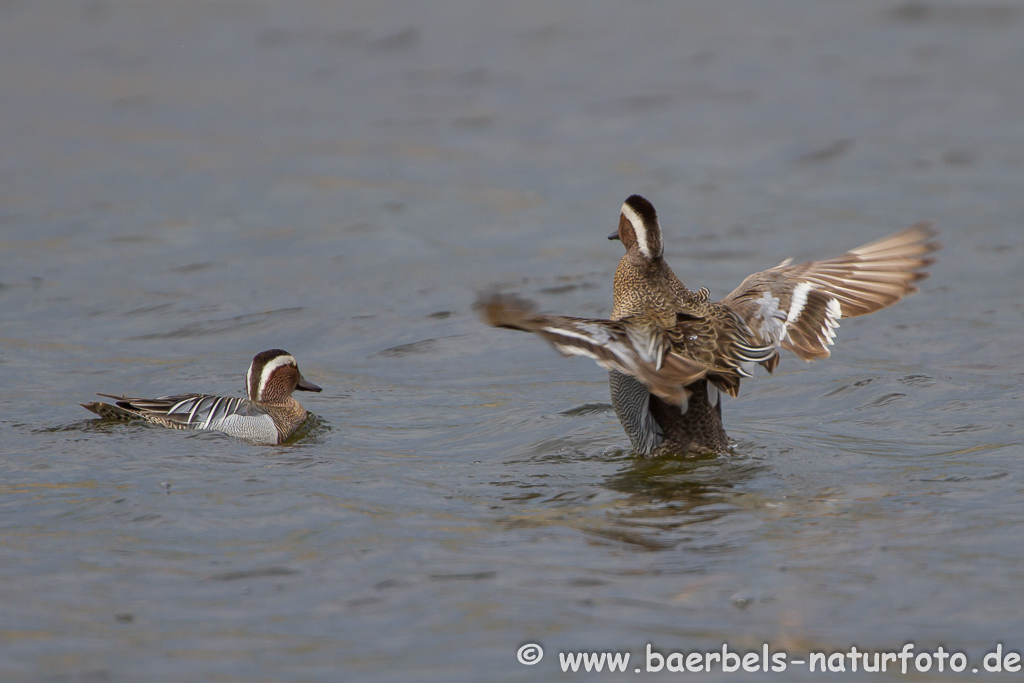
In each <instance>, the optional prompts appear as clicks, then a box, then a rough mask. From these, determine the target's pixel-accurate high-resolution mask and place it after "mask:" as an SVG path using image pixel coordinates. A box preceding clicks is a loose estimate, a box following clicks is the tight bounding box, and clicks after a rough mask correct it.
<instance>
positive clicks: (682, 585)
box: [0, 0, 1024, 683]
mask: <svg viewBox="0 0 1024 683" xmlns="http://www.w3.org/2000/svg"><path fill="white" fill-rule="evenodd" d="M1022 30H1024V5H1022V4H1020V3H1012V4H1005V5H1000V4H980V3H973V2H966V1H964V2H961V3H955V2H938V1H936V2H914V3H899V2H858V3H852V2H851V3H822V2H809V1H808V2H801V1H796V0H792V1H790V0H769V1H763V2H721V3H702V2H687V3H676V2H656V1H653V0H652V1H644V2H590V3H570V2H554V3H550V2H533V1H532V0H528V1H525V2H515V3H512V2H504V3H499V2H422V3H414V2H369V1H367V2H346V3H329V2H302V1H297V2H270V1H263V2H259V1H255V0H254V1H252V2H236V1H231V0H210V1H208V2H189V1H185V0H160V1H159V2H129V1H127V0H90V1H78V0H73V1H61V2H57V1H55V0H54V1H48V0H39V1H35V0H33V1H29V0H21V1H19V0H9V1H7V2H2V3H0V378H2V381H3V386H4V389H5V391H4V392H3V397H2V399H0V408H2V415H0V425H2V427H0V435H2V437H3V446H2V449H0V452H2V454H3V457H2V458H0V505H2V508H0V510H2V513H0V606H2V609H0V679H2V680H3V681H54V682H58V681H59V682H62V683H63V682H78V681H83V682H85V681H88V682H90V683H93V682H98V681H103V682H106V681H113V682H120V681H144V680H145V681H342V680H344V681H356V680H385V681H482V680H487V681H539V680H550V679H556V678H558V679H560V678H562V677H564V674H562V673H561V669H560V667H559V662H558V653H559V652H573V651H604V650H607V651H616V650H618V651H630V652H631V653H632V654H633V656H634V658H637V657H641V656H642V654H643V650H644V647H645V645H646V644H647V643H651V644H652V645H653V646H654V647H655V648H656V649H658V650H660V651H661V652H663V653H668V652H671V651H686V652H690V651H693V650H701V651H703V650H708V649H715V648H720V647H721V644H722V643H723V642H726V643H729V645H730V646H731V647H732V648H734V649H739V650H759V649H760V647H761V644H762V643H765V642H767V643H770V644H771V646H772V648H773V649H778V650H787V651H789V652H790V653H793V654H792V657H793V658H796V656H797V655H799V654H801V653H807V652H810V651H824V652H833V651H847V650H848V649H849V647H850V646H852V645H857V646H858V647H859V648H861V649H864V648H867V649H871V650H881V651H898V650H899V649H900V648H901V647H902V646H903V644H904V643H906V642H913V643H915V646H916V648H917V651H918V652H920V651H923V650H925V649H928V650H934V649H935V647H937V646H938V645H943V646H944V647H945V648H946V649H947V650H960V651H963V652H965V653H966V654H967V655H968V656H970V658H971V666H979V667H980V662H981V658H982V656H983V655H984V654H985V653H986V652H988V651H989V650H991V649H994V647H995V645H996V644H997V643H1003V644H1004V647H1005V648H1007V649H1015V650H1019V649H1021V648H1024V635H1022V632H1024V616H1022V615H1024V611H1022V609H1021V606H1020V603H1021V600H1022V598H1024V570H1022V569H1021V567H1022V560H1024V545H1022V544H1021V542H1020V539H1021V537H1022V525H1024V490H1022V489H1024V462H1022V455H1024V447H1022V443H1024V430H1022V427H1021V425H1020V415H1021V408H1022V402H1021V399H1022V396H1024V390H1022V381H1021V379H1022V376H1024V370H1022V368H1024V351H1022V343H1021V340H1022V333H1024V306H1022V304H1021V298H1020V297H1021V294H1022V290H1024V287H1022V285H1024V274H1022V265H1021V262H1022V258H1024V239H1022V235H1024V228H1022V225H1024V117H1022V115H1021V112H1022V111H1024V78H1022V76H1021V74H1024V50H1022V48H1021V45H1022V42H1021V35H1022ZM633 192H641V193H643V194H645V195H646V196H647V197H648V198H650V199H651V200H652V201H653V202H654V205H655V206H656V207H657V208H658V210H659V212H660V215H661V218H662V224H663V226H664V228H665V232H666V245H667V258H668V259H669V262H670V263H671V264H672V265H673V267H674V268H675V270H676V272H677V273H678V274H679V275H680V276H681V277H682V278H683V279H684V280H685V281H687V282H688V283H689V284H691V285H692V286H694V287H697V286H701V285H703V286H707V287H709V288H710V289H711V290H712V293H713V295H715V296H722V295H724V294H725V293H726V292H728V291H729V290H730V289H731V288H732V287H733V286H734V285H735V284H737V283H738V282H739V280H740V279H741V278H742V277H743V276H745V275H746V274H748V273H750V272H752V271H755V270H760V269H763V268H766V267H770V266H772V265H774V264H776V263H778V262H779V261H780V260H782V259H783V258H785V257H786V256H795V257H797V258H798V259H799V258H814V257H821V256H828V255H832V254H835V253H837V252H840V251H843V250H845V249H847V248H849V247H853V246H857V245H859V244H862V243H864V242H867V241H870V240H871V239H874V238H876V237H879V236H882V235H884V234H887V233H889V232H891V231H894V230H897V229H899V228H902V227H905V226H907V225H910V224H911V223H914V222H916V221H918V220H922V219H933V220H935V221H936V224H937V227H938V228H939V229H940V230H941V231H942V240H943V242H944V243H945V244H946V249H945V250H944V251H943V252H941V254H940V261H939V263H938V264H937V265H936V266H935V267H934V268H933V269H932V277H931V279H929V280H927V281H925V282H924V283H923V287H922V293H921V294H918V295H915V296H913V297H911V298H909V299H907V300H906V301H904V302H903V303H901V304H900V305H899V306H898V307H896V308H895V309H892V310H889V311H884V312H882V313H879V314H876V315H874V316H870V317H867V318H863V319H857V320H851V321H847V322H846V323H844V324H843V326H842V328H841V329H840V333H839V339H838V344H837V346H836V350H835V353H834V355H833V357H832V358H831V359H829V360H827V361H825V362H820V363H817V364H814V365H804V364H803V363H801V362H799V361H797V360H795V359H794V358H792V357H787V358H786V359H785V360H784V362H783V364H782V366H781V367H780V368H779V371H777V373H776V375H775V376H774V377H770V378H769V377H766V376H759V377H758V378H756V379H754V380H751V381H748V382H746V383H745V384H744V386H743V393H742V395H741V396H740V398H739V399H736V400H731V401H728V402H727V403H726V405H725V412H726V425H727V427H728V429H729V432H730V435H731V436H732V437H733V438H734V439H736V440H737V442H738V446H737V455H736V456H734V457H731V458H719V459H703V460H687V459H674V460H666V461H659V462H643V461H638V460H636V459H634V458H632V457H630V456H629V454H628V452H627V451H626V450H624V449H625V447H626V445H627V441H626V438H625V436H624V435H623V433H622V432H621V429H620V428H619V426H618V424H617V422H616V420H615V417H614V415H613V414H612V412H611V411H610V409H609V407H608V405H607V401H608V396H607V382H606V376H605V374H604V372H603V371H602V370H600V369H599V368H597V367H596V366H595V365H593V364H592V363H590V362H589V361H586V360H582V359H563V358H560V357H558V356H557V355H556V354H555V353H554V352H552V351H551V350H550V349H549V348H548V347H547V346H546V345H545V344H544V343H543V342H541V341H540V340H537V339H533V338H530V337H528V336H527V335H522V334H516V333H512V332H507V331H502V330H494V329H490V328H487V327H485V326H483V325H482V324H480V323H479V322H478V321H477V320H476V319H475V317H474V315H473V313H472V310H471V308H470V306H471V302H472V301H473V298H474V296H475V294H476V292H477V291H480V290H484V289H486V288H488V287H491V286H493V285H500V286H502V287H504V288H505V289H507V290H511V291H516V292H518V293H520V294H522V295H525V296H528V297H531V298H534V299H536V300H537V301H539V302H540V304H541V305H542V307H543V308H545V309H547V310H552V311H559V312H564V313H574V314H577V315H606V314H607V313H608V311H609V309H610V301H611V276H612V273H613V272H614V268H615V265H616V263H617V261H618V259H619V257H620V255H621V251H620V250H621V246H620V245H619V244H618V243H610V242H608V241H606V240H605V236H606V235H607V234H608V233H609V232H610V231H611V230H612V229H613V228H614V227H615V224H616V220H617V213H618V207H619V205H620V204H621V202H622V200H623V199H624V198H625V197H626V196H627V195H629V194H631V193H633ZM272 347H282V348H285V349H287V350H289V351H291V352H292V353H293V354H294V355H295V356H296V357H297V358H298V360H299V364H300V367H301V368H302V370H303V373H304V374H305V375H306V376H307V377H308V378H309V379H310V380H312V381H314V382H316V383H318V384H320V385H322V386H323V387H324V388H325V391H324V392H323V393H322V394H319V395H307V394H301V395H299V398H300V399H301V400H302V401H303V402H304V404H305V405H306V406H307V407H308V408H309V409H310V410H312V411H313V412H315V413H316V414H317V415H318V416H319V420H318V424H316V425H314V428H313V429H312V430H311V432H310V434H309V435H308V436H307V437H306V438H304V439H303V440H301V441H300V442H299V443H297V444H295V445H293V446H287V447H279V448H261V447H253V446H249V445H246V444H244V443H241V442H238V441H235V440H232V439H229V438H227V437H223V436H219V435H216V434H203V433H196V434H185V433H180V432H174V431H170V430H160V429H156V428H150V427H146V426H110V425H102V424H99V423H96V422H94V421H92V420H91V419H90V417H91V416H90V414H89V413H87V412H86V411H84V410H83V409H82V408H80V407H79V406H78V403H79V402H82V401H88V400H92V398H93V393H94V392H96V391H104V392H122V391H123V392H128V393H131V394H135V395H160V394H165V393H173V392H177V391H187V390H198V391H210V392H220V393H227V394H231V395H237V394H238V393H240V392H241V390H242V385H243V378H244V373H245V370H246V367H247V365H248V363H249V360H250V359H251V357H252V355H253V354H254V353H256V352H257V351H260V350H263V349H267V348H272ZM531 642H532V643H539V644H541V645H543V647H544V649H545V651H546V653H547V654H546V656H545V658H544V660H543V661H541V662H540V663H539V664H537V665H535V666H532V667H527V666H523V665H521V664H519V663H518V662H517V659H516V652H517V650H518V648H519V647H520V646H521V645H523V644H524V643H531ZM634 661H637V660H634ZM637 666H642V664H639V663H638V664H637ZM633 668H634V667H633V666H632V664H631V666H630V669H633ZM794 670H796V668H795V667H794V668H793V669H790V670H789V672H788V673H787V674H785V677H797V678H799V675H796V674H794V673H793V671H794ZM618 676H623V677H625V678H629V679H631V680H634V679H644V678H647V679H653V680H661V679H662V678H664V679H666V680H676V679H680V678H682V677H689V678H691V679H699V678H700V675H699V674H671V675H665V674H664V673H663V674H662V676H661V677H659V676H658V675H655V674H646V673H643V674H634V673H629V674H628V675H625V674H618ZM736 676H737V675H732V676H729V675H724V674H716V675H715V676H705V678H708V679H713V680H733V679H735V678H736ZM764 676H765V674H749V675H748V676H747V677H746V678H747V679H750V680H755V679H758V678H763V677H764ZM930 676H931V677H934V678H936V679H937V680H938V679H941V680H958V679H960V678H972V679H974V678H975V677H974V676H972V674H971V673H970V668H968V669H967V670H966V671H965V673H964V674H962V676H960V677H958V676H957V675H955V674H950V673H948V670H947V673H944V674H937V673H935V671H934V670H933V671H932V672H931V673H929V674H921V675H919V676H918V677H917V679H916V680H922V679H928V678H929V677H930ZM979 676H981V677H985V674H984V672H982V674H979ZM591 677H592V678H594V679H599V680H617V678H616V675H615V674H607V673H604V674H601V675H597V674H593V675H592V676H591ZM773 678H776V679H781V677H779V676H773ZM804 678H809V677H808V676H806V675H804ZM869 678H871V679H872V680H875V679H877V678H878V676H877V675H875V676H869ZM843 679H844V680H858V675H853V674H852V673H850V672H847V673H846V674H844V675H843Z"/></svg>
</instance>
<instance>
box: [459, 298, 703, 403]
mask: <svg viewBox="0 0 1024 683" xmlns="http://www.w3.org/2000/svg"><path fill="white" fill-rule="evenodd" d="M474 308H476V309H477V310H478V311H479V312H480V314H481V316H482V317H483V319H484V321H485V322H486V323H488V324H489V325H493V326H495V327H505V328H508V329H513V330H522V331H524V332H532V333H534V334H537V335H539V336H541V337H543V338H544V339H546V340H548V341H549V342H551V344H552V345H554V347H555V348H556V349H557V350H558V351H560V352H561V353H563V354H565V355H567V356H585V357H587V358H591V359H593V360H594V361H596V362H597V364H598V365H600V366H601V367H603V368H605V369H607V370H615V371H617V372H621V373H623V374H626V375H632V376H633V377H636V378H637V379H638V380H640V381H641V382H643V383H644V384H645V385H647V387H648V388H649V389H650V391H651V393H653V394H654V395H656V396H658V397H659V398H661V399H663V400H665V401H666V402H669V403H672V404H674V405H678V406H685V405H686V399H687V397H688V396H689V393H688V391H687V390H686V388H685V387H686V385H688V384H692V383H693V382H695V381H697V380H699V379H701V378H702V377H704V376H705V375H706V374H708V372H714V371H715V368H713V367H711V366H708V365H705V364H704V363H700V362H698V361H696V360H693V359H692V358H687V357H685V356H683V355H680V354H679V353H677V352H676V351H674V350H673V347H672V343H671V340H670V339H669V337H668V335H667V334H666V333H665V331H664V330H662V329H660V328H659V327H658V326H657V325H655V324H653V323H649V322H647V321H644V320H642V319H639V318H626V319H624V320H617V321H612V320H603V319H600V318H571V317H568V316H561V315H537V314H535V313H534V310H533V304H532V303H530V302H528V301H525V300H524V299H520V298H518V297H514V296H509V295H500V294H495V295H491V296H488V297H484V298H481V299H479V300H478V301H477V303H476V304H475V305H474Z"/></svg>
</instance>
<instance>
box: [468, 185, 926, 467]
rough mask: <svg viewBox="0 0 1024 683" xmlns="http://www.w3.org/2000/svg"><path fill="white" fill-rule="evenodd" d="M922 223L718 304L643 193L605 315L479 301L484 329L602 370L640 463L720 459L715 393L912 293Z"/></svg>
mask: <svg viewBox="0 0 1024 683" xmlns="http://www.w3.org/2000/svg"><path fill="white" fill-rule="evenodd" d="M934 234H935V233H934V231H932V230H931V228H930V226H929V225H928V224H927V223H919V224H917V225H914V226H912V227H910V228H907V229H906V230H902V231H900V232H898V233H895V234H893V235H890V236H888V237H885V238H882V239H880V240H877V241H875V242H872V243H870V244H867V245H864V246H863V247H859V248H857V249H852V250H850V251H848V252H846V253H845V254H842V255H840V256H837V257H835V258H831V259H824V260H821V261H811V262H808V263H802V264H797V265H791V264H790V262H789V261H788V260H787V261H785V262H783V263H781V264H780V265H778V266H776V267H775V268H771V269H769V270H766V271H763V272H760V273H755V274H753V275H751V276H749V277H747V278H746V279H745V280H744V281H743V283H742V284H741V285H740V286H739V287H737V288H736V289H735V290H734V291H733V292H731V293H730V294H729V295H728V296H726V297H725V298H723V299H721V300H720V301H711V300H710V298H709V293H708V291H707V290H706V289H704V288H701V289H699V290H697V291H695V292H694V291H690V290H689V289H688V288H687V287H686V286H685V285H684V284H683V283H682V281H681V280H680V279H679V278H678V277H676V275H675V273H673V272H672V269H671V268H669V266H668V264H666V263H665V261H664V258H663V254H662V252H663V247H662V234H661V226H660V224H659V223H658V217H657V213H656V212H655V211H654V207H653V206H651V204H650V202H648V201H647V200H646V199H644V198H643V197H640V196H639V195H633V196H631V197H629V198H628V199H627V200H626V201H625V203H623V205H622V209H621V211H620V216H619V225H618V229H617V231H616V232H615V233H614V234H612V235H611V236H610V237H609V239H620V240H621V241H622V243H623V245H624V246H625V247H626V254H625V255H624V256H623V257H622V260H621V261H620V262H619V266H618V268H617V269H616V272H615V283H614V292H613V307H612V316H611V320H601V319H593V318H571V317H567V316H549V315H537V314H535V313H534V312H533V310H532V306H531V305H530V304H529V303H528V302H525V301H523V300H521V299H517V298H515V297H509V296H504V295H492V296H490V297H485V298H483V299H481V300H480V301H478V303H477V306H478V309H479V310H480V311H481V312H482V314H483V317H484V319H485V321H486V322H488V323H489V324H491V325H495V326H498V327H508V328H511V329H519V330H524V331H527V332H533V333H536V334H538V335H540V336H542V337H544V338H545V339H547V340H548V341H550V342H551V343H552V344H554V346H555V348H557V349H558V350H559V351H561V352H562V353H565V354H566V355H583V356H587V357H589V358H592V359H594V360H595V361H597V363H598V364H599V365H601V366H602V367H605V368H607V369H608V370H609V371H610V373H611V376H610V379H611V391H612V404H613V405H614V407H615V411H616V414H617V415H618V417H619V420H620V421H621V422H622V424H623V427H624V429H625V430H626V433H627V434H628V435H629V438H630V441H631V442H632V444H633V447H634V450H636V451H637V452H638V453H640V454H642V455H645V456H648V457H650V456H655V455H662V454H666V453H687V452H693V451H704V452H716V453H719V452H724V451H726V450H727V449H728V447H729V441H728V438H727V436H726V433H725V429H724V427H723V426H722V417H721V414H722V411H721V402H720V397H719V395H718V390H721V391H725V392H726V393H728V394H730V395H732V396H736V395H737V394H738V392H739V388H740V381H741V379H742V378H744V377H750V376H751V374H750V373H751V372H752V370H753V368H754V366H755V365H761V366H762V367H764V368H765V369H767V370H768V371H769V372H771V371H772V370H773V369H774V368H775V367H776V366H777V365H778V362H779V350H780V349H787V350H790V351H792V352H793V353H794V354H796V355H797V357H799V358H801V359H803V360H806V361H810V360H815V359H817V358H825V357H828V355H829V353H830V352H829V349H828V347H829V346H831V345H832V340H833V338H834V337H835V330H836V328H838V326H839V320H840V319H842V318H846V317H853V316H858V315H864V314H866V313H871V312H874V311H877V310H879V309H881V308H884V307H886V306H890V305H892V304H893V303H895V302H897V301H899V300H900V299H902V298H903V297H904V296H906V295H907V294H910V293H912V292H915V291H917V288H916V287H915V285H914V283H915V282H916V281H917V280H919V279H921V278H923V277H925V276H926V273H925V272H924V270H923V269H924V268H926V267H927V266H928V265H930V264H931V263H932V262H933V261H932V259H931V258H929V257H928V255H929V254H930V253H931V252H933V251H935V250H936V249H938V248H940V245H939V244H938V243H937V242H934V241H932V237H933V236H934Z"/></svg>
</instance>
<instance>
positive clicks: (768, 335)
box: [720, 222, 942, 371]
mask: <svg viewBox="0 0 1024 683" xmlns="http://www.w3.org/2000/svg"><path fill="white" fill-rule="evenodd" d="M935 235H936V233H935V231H934V230H932V228H931V223H928V222H922V223H918V224H916V225H913V226H911V227H909V228H907V229H905V230H901V231H900V232H897V233H894V234H892V235H889V236H888V237H883V238H882V239H880V240H876V241H874V242H871V243H870V244H865V245H864V246H862V247H858V248H857V249H851V250H850V251H848V252H846V253H845V254H843V255H841V256H836V257H835V258H830V259H824V260H821V261H810V262H807V263H800V264H796V265H790V262H789V260H787V261H784V262H783V263H781V264H779V265H778V266H775V267H774V268H771V269H770V270H765V271H762V272H760V273H754V274H753V275H751V276H749V277H747V279H745V280H744V281H743V283H742V284H741V285H740V286H739V287H737V288H736V289H735V290H734V291H733V292H732V293H731V294H729V295H728V296H727V297H725V298H724V299H722V301H721V302H720V303H722V304H725V305H727V306H728V307H730V308H731V309H732V310H734V311H735V312H736V313H737V314H739V316H740V317H741V318H742V319H743V320H745V321H746V323H747V325H748V326H749V327H750V329H751V331H753V333H754V334H755V337H756V340H757V342H759V343H760V344H766V345H767V344H773V345H775V346H776V347H777V348H784V349H789V350H790V351H792V352H793V353H795V354H796V355H797V356H798V357H800V358H801V359H803V360H805V361H811V360H815V359H817V358H827V357H828V356H829V355H831V352H830V351H829V349H828V347H829V346H831V345H832V343H833V339H835V330H836V328H837V327H839V320H840V319H841V318H852V317H855V316H858V315H865V314H867V313H874V312H875V311H877V310H880V309H882V308H885V307H886V306H891V305H892V304H894V303H896V302H897V301H899V300H900V299H902V298H903V297H904V296H906V295H908V294H912V293H913V292H916V291H917V287H916V286H915V284H914V283H915V282H917V281H918V280H920V279H922V278H925V277H927V273H926V272H924V270H923V269H924V268H927V267H928V266H929V265H931V264H932V263H934V262H935V261H934V259H932V258H929V257H928V254H930V253H932V252H934V251H936V250H937V249H940V248H941V246H942V245H940V244H939V243H938V242H936V241H934V240H933V239H932V238H934V237H935ZM777 364H778V355H777V354H776V355H774V356H772V357H771V358H770V359H768V360H767V361H764V362H763V365H764V366H765V367H766V368H768V370H769V371H770V370H772V369H774V368H775V366H776V365H777Z"/></svg>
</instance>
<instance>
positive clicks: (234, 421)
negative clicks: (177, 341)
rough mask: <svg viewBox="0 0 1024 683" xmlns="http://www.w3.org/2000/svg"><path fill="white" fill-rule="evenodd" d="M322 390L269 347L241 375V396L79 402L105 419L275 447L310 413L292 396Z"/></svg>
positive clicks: (289, 358) (288, 356) (289, 357)
mask: <svg viewBox="0 0 1024 683" xmlns="http://www.w3.org/2000/svg"><path fill="white" fill-rule="evenodd" d="M295 390H299V391H321V388H320V387H318V386H317V385H315V384H313V383H312V382H310V381H309V380H307V379H306V378H305V377H303V376H302V373H300V372H299V366H298V364H296V362H295V358H294V357H292V355H291V354H289V353H288V352H287V351H282V350H281V349H271V350H269V351H264V352H262V353H258V354H256V357H255V358H253V359H252V364H251V365H250V366H249V372H248V373H247V374H246V376H245V393H246V397H245V398H242V397H227V396H209V395H207V394H178V395H176V396H161V397H159V398H129V397H127V396H114V395H113V394H98V396H106V397H107V398H113V399H117V402H116V404H114V405H111V404H109V403H102V402H99V401H96V402H93V403H83V404H81V405H82V407H83V408H87V409H88V410H91V411H92V412H94V413H96V414H97V415H99V416H100V417H101V418H103V419H105V420H119V421H122V422H126V421H129V420H146V421H147V422H152V423H153V424H158V425H161V426H164V427H171V428H173V429H212V430H216V431H219V432H224V433H225V434H229V435H231V436H237V437H240V438H242V439H245V440H247V441H251V442H253V443H256V444H278V443H283V442H284V441H286V440H288V438H289V437H291V436H292V435H293V434H295V432H296V431H297V430H298V429H299V427H301V426H302V425H303V424H304V423H305V422H306V418H307V417H308V416H309V413H307V412H306V409H305V408H303V407H302V406H301V405H300V404H299V402H298V401H296V400H295V399H294V398H292V392H293V391H295Z"/></svg>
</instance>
